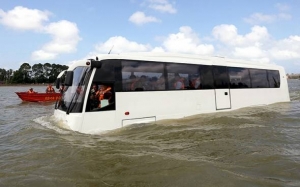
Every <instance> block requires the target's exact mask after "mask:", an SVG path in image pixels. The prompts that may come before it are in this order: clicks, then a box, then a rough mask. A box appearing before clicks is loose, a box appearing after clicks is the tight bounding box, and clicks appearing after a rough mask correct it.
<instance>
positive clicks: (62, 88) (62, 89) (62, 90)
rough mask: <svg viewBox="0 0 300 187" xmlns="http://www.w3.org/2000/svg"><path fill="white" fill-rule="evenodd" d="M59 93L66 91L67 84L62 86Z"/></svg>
mask: <svg viewBox="0 0 300 187" xmlns="http://www.w3.org/2000/svg"><path fill="white" fill-rule="evenodd" d="M58 91H59V92H60V93H61V94H62V93H63V92H64V91H65V84H61V86H60V88H59V90H58Z"/></svg>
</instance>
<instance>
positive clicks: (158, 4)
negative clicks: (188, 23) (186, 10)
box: [147, 0, 177, 14]
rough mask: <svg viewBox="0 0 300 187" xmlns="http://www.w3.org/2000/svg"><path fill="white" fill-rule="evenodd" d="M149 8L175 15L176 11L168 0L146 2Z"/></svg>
mask: <svg viewBox="0 0 300 187" xmlns="http://www.w3.org/2000/svg"><path fill="white" fill-rule="evenodd" d="M147 2H148V3H149V8H152V9H154V10H157V11H159V12H163V13H170V14H175V13H176V12H177V10H176V9H175V8H174V7H173V5H172V4H171V3H169V2H168V0H148V1H147Z"/></svg>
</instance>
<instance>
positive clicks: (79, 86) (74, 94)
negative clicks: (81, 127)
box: [57, 67, 91, 113]
mask: <svg viewBox="0 0 300 187" xmlns="http://www.w3.org/2000/svg"><path fill="white" fill-rule="evenodd" d="M90 74H91V71H90V68H89V67H77V68H75V69H74V71H73V82H72V86H66V87H65V88H64V92H63V95H62V97H61V100H60V101H59V102H58V105H57V109H60V110H63V111H66V112H67V113H80V112H82V108H83V101H84V96H85V89H86V87H87V84H88V81H89V77H90Z"/></svg>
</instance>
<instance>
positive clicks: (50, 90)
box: [46, 84, 55, 93]
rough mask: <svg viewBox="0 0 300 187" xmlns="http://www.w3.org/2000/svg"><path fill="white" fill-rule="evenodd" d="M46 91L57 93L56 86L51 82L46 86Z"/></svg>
mask: <svg viewBox="0 0 300 187" xmlns="http://www.w3.org/2000/svg"><path fill="white" fill-rule="evenodd" d="M46 93H55V90H54V88H52V85H51V84H49V85H48V87H47V88H46Z"/></svg>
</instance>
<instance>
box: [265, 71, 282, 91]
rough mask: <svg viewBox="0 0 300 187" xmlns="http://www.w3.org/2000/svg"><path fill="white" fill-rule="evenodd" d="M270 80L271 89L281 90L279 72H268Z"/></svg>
mask: <svg viewBox="0 0 300 187" xmlns="http://www.w3.org/2000/svg"><path fill="white" fill-rule="evenodd" d="M268 79H269V84H270V88H279V87H280V75H279V71H277V70H268Z"/></svg>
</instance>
